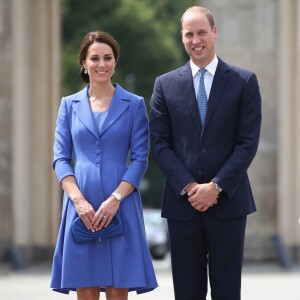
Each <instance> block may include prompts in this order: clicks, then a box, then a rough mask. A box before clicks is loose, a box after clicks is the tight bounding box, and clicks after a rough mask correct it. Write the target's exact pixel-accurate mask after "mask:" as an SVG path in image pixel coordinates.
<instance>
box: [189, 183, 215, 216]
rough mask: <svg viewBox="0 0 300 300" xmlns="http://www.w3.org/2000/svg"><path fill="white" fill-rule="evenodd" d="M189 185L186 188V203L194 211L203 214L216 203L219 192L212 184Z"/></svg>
mask: <svg viewBox="0 0 300 300" xmlns="http://www.w3.org/2000/svg"><path fill="white" fill-rule="evenodd" d="M191 185H192V186H191ZM191 185H189V186H188V188H189V189H188V201H189V202H190V203H191V205H192V206H193V207H194V208H195V209H197V210H198V211H201V212H204V211H206V210H208V209H209V208H210V207H212V206H213V205H214V204H217V203H218V196H219V192H218V191H217V190H216V188H215V184H214V183H213V182H210V183H203V184H194V183H192V184H191Z"/></svg>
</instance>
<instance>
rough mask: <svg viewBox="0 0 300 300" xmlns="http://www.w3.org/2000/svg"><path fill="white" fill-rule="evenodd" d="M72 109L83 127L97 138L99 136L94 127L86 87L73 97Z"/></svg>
mask: <svg viewBox="0 0 300 300" xmlns="http://www.w3.org/2000/svg"><path fill="white" fill-rule="evenodd" d="M73 102H74V104H73V108H74V111H75V113H76V114H77V116H78V118H79V119H80V121H81V122H82V124H84V126H85V127H86V128H87V129H88V130H89V131H90V132H91V133H92V134H93V135H94V136H95V137H96V138H97V139H99V134H98V131H97V128H96V125H95V121H94V116H93V113H92V110H91V106H90V102H89V98H88V86H87V87H85V88H84V89H83V90H81V91H80V92H78V93H77V94H76V95H74V100H73Z"/></svg>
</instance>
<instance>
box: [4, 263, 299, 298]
mask: <svg viewBox="0 0 300 300" xmlns="http://www.w3.org/2000/svg"><path fill="white" fill-rule="evenodd" d="M154 266H155V270H156V274H157V279H158V282H159V285H160V287H159V288H157V289H156V290H154V291H153V292H151V293H147V294H143V295H139V296H137V295H136V294H133V293H131V294H130V296H129V299H140V300H142V299H148V300H150V299H152V300H173V299H174V296H173V290H172V280H171V273H170V262H169V260H168V259H166V260H164V261H154ZM49 280H50V265H49V264H43V265H39V266H35V267H31V268H29V269H27V270H23V271H18V272H13V271H11V270H9V269H8V268H7V267H5V266H4V267H3V266H1V265H0V300H54V299H55V300H63V299H65V300H67V299H70V300H75V299H76V295H75V293H71V294H70V296H65V295H61V294H59V293H55V292H52V291H51V290H50V289H49V287H48V286H49ZM242 290H243V292H242V294H243V297H242V299H243V300H300V267H297V268H295V269H293V270H291V271H284V270H282V269H281V268H279V267H278V266H275V265H260V266H253V265H246V266H245V267H244V274H243V287H242ZM101 299H105V297H104V296H102V298H101ZM207 300H211V298H210V297H208V299H207Z"/></svg>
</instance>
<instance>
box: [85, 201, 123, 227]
mask: <svg viewBox="0 0 300 300" xmlns="http://www.w3.org/2000/svg"><path fill="white" fill-rule="evenodd" d="M119 207H120V201H118V200H116V199H115V197H114V196H110V197H109V198H108V199H107V200H105V201H104V202H103V203H102V204H101V206H100V207H99V209H98V210H97V212H96V214H95V215H94V217H93V219H92V222H91V223H92V225H93V227H94V229H95V230H96V231H98V230H101V229H102V228H103V227H107V226H108V225H109V224H110V222H111V220H112V219H113V217H114V216H115V214H116V213H117V211H118V209H119Z"/></svg>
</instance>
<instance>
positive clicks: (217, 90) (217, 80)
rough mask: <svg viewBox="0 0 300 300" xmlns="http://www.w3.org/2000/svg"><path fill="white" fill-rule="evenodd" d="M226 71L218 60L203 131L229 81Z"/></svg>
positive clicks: (222, 63) (224, 65) (223, 64)
mask: <svg viewBox="0 0 300 300" xmlns="http://www.w3.org/2000/svg"><path fill="white" fill-rule="evenodd" d="M228 70H229V68H228V66H227V65H226V64H225V63H224V62H223V61H222V60H221V59H220V58H219V62H218V66H217V69H216V73H215V76H214V79H213V83H212V86H211V90H210V95H209V99H208V104H207V112H206V117H205V124H204V130H205V128H206V127H207V125H208V123H209V121H210V120H211V118H212V114H213V111H214V109H215V108H216V105H217V103H218V102H219V101H220V98H221V95H222V93H223V89H224V87H225V85H226V82H227V80H228V79H229V77H228V74H226V73H227V72H228Z"/></svg>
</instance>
